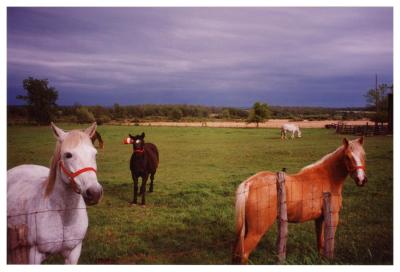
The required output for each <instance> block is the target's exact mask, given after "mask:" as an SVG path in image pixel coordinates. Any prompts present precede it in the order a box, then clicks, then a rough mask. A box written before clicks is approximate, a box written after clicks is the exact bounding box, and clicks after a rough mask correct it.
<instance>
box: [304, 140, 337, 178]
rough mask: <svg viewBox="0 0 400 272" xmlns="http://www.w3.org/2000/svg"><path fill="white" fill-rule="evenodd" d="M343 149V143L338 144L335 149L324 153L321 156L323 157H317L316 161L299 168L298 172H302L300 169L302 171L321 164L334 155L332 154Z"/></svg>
mask: <svg viewBox="0 0 400 272" xmlns="http://www.w3.org/2000/svg"><path fill="white" fill-rule="evenodd" d="M343 149H344V146H343V145H341V146H339V147H338V148H337V149H336V150H335V151H333V152H331V153H328V154H326V155H325V156H323V157H322V158H321V159H319V160H318V161H316V162H314V163H312V164H309V165H307V166H305V167H303V168H302V169H301V170H300V172H302V171H304V170H307V169H310V168H314V167H317V166H319V165H322V164H323V163H325V162H326V161H327V160H328V159H330V158H332V157H334V156H335V155H337V154H338V153H339V152H341V151H343Z"/></svg>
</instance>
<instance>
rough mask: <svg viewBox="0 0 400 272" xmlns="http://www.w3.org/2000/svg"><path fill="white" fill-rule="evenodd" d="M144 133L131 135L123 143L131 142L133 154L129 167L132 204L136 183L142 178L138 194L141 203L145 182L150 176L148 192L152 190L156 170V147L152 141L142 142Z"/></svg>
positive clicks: (134, 201) (143, 199)
mask: <svg viewBox="0 0 400 272" xmlns="http://www.w3.org/2000/svg"><path fill="white" fill-rule="evenodd" d="M144 136H145V134H144V133H142V134H141V135H136V136H132V135H131V134H129V138H127V139H126V140H125V143H129V144H133V154H132V156H131V161H130V169H131V174H132V179H133V200H132V202H131V203H132V204H137V195H138V183H139V178H140V177H141V178H142V186H141V187H140V194H141V195H142V205H145V204H146V183H147V179H148V178H149V176H150V188H149V192H153V188H154V187H153V182H154V175H155V173H156V171H157V167H158V162H159V156H158V149H157V147H156V146H155V145H154V144H152V143H145V142H144Z"/></svg>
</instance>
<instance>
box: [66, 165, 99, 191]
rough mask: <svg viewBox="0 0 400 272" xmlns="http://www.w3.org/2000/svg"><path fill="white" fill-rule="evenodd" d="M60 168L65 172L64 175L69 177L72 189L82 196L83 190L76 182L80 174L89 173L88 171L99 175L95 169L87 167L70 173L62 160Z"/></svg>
mask: <svg viewBox="0 0 400 272" xmlns="http://www.w3.org/2000/svg"><path fill="white" fill-rule="evenodd" d="M60 168H61V170H62V171H63V172H64V174H66V175H67V176H68V178H69V181H70V185H71V188H72V190H74V192H75V193H77V194H80V193H81V190H80V189H79V187H78V185H77V184H76V181H75V179H74V178H75V177H77V176H79V175H80V174H82V173H85V172H88V171H93V172H95V173H97V171H96V169H94V168H93V167H85V168H82V169H80V170H78V171H76V172H70V171H68V170H67V169H66V168H65V167H64V163H63V161H62V160H60Z"/></svg>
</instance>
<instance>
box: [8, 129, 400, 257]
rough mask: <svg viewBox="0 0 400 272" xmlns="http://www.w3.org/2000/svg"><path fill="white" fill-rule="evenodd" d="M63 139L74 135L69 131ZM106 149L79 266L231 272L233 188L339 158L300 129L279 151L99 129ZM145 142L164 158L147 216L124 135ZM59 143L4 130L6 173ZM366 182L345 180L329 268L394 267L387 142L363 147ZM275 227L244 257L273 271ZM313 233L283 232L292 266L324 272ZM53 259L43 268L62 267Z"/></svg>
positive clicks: (44, 156)
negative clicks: (221, 268) (224, 270)
mask: <svg viewBox="0 0 400 272" xmlns="http://www.w3.org/2000/svg"><path fill="white" fill-rule="evenodd" d="M65 128H66V129H70V128H72V127H71V126H65ZM98 130H99V132H100V133H101V135H102V138H103V140H104V142H105V149H104V150H99V153H98V160H97V163H98V177H99V181H100V182H101V183H102V185H103V186H104V191H105V196H104V198H103V200H102V202H101V203H100V204H99V205H97V206H94V207H90V208H88V213H89V230H88V233H87V236H86V238H85V240H84V243H83V250H82V255H81V258H80V263H94V264H96V263H125V264H131V263H136V264H229V263H230V261H231V246H232V242H233V240H234V198H235V189H236V187H237V185H238V184H239V183H241V182H242V181H243V180H244V179H246V178H247V177H249V176H250V175H252V174H254V173H256V172H258V171H261V170H270V171H279V170H281V169H282V168H283V167H286V168H287V171H288V172H289V173H294V172H297V171H298V170H300V169H301V168H302V167H303V166H305V165H307V164H310V163H312V162H314V161H316V160H318V159H319V158H321V157H322V156H323V155H325V154H327V153H329V152H331V151H333V150H334V149H336V148H337V147H338V146H339V145H340V144H341V142H342V136H339V135H336V134H334V133H333V132H332V131H330V130H325V129H305V130H304V131H303V138H301V139H295V140H287V141H281V140H280V139H279V130H278V129H225V128H220V129H218V128H168V127H147V126H146V127H126V126H100V127H99V128H98ZM142 131H143V132H145V133H146V138H145V140H147V141H149V142H153V143H155V144H156V145H157V146H158V148H159V151H160V166H159V169H158V172H157V174H156V178H155V187H154V193H151V194H149V195H148V197H147V198H146V200H147V201H146V202H147V205H146V207H140V206H134V207H131V206H129V205H128V201H130V200H131V198H132V180H131V177H130V171H129V159H130V156H131V152H132V147H131V146H129V145H123V144H122V139H123V138H124V137H126V136H127V135H128V133H132V134H134V133H141V132H142ZM54 144H55V140H54V139H53V136H52V134H51V131H50V129H49V128H45V127H18V126H15V127H14V126H13V127H9V128H8V150H7V154H8V160H7V164H8V168H11V167H13V166H16V165H19V164H23V163H34V164H42V165H48V164H49V160H50V156H51V154H52V151H53V148H54ZM365 150H366V153H367V175H368V178H369V182H368V184H367V185H366V187H364V188H358V187H356V186H355V184H354V182H353V181H352V180H351V179H350V178H349V179H348V180H347V181H346V184H345V189H344V192H343V209H342V211H341V214H340V224H339V227H338V230H337V234H336V240H335V245H336V247H335V253H336V258H335V260H334V261H332V262H329V263H331V264H392V263H393V220H392V218H393V174H392V173H393V144H392V137H388V136H379V137H371V138H367V139H366V142H365ZM275 240H276V227H275V226H274V227H273V228H271V230H270V231H269V232H268V233H267V234H266V235H265V236H264V237H263V239H262V241H261V243H260V244H259V245H258V247H257V249H256V250H255V251H254V252H253V254H252V255H251V256H250V261H251V263H252V264H274V263H275V261H276V258H275ZM315 245H316V241H315V232H314V223H313V222H307V223H303V224H289V239H288V244H287V263H288V264H326V263H328V262H326V261H324V260H322V259H321V258H320V257H319V255H318V253H317V251H316V246H315ZM61 261H62V260H61V259H60V258H51V259H50V260H49V261H48V262H49V263H58V262H61Z"/></svg>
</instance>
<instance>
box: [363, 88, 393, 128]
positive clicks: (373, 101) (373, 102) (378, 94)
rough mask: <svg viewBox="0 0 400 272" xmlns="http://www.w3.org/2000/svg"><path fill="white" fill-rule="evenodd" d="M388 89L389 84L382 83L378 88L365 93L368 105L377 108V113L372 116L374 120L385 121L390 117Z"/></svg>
mask: <svg viewBox="0 0 400 272" xmlns="http://www.w3.org/2000/svg"><path fill="white" fill-rule="evenodd" d="M388 89H389V87H388V85H387V84H381V85H379V86H378V88H377V89H370V90H369V91H368V92H367V93H366V94H365V95H364V97H365V98H366V100H367V103H368V106H370V107H373V108H374V110H375V115H374V116H373V117H372V120H373V121H375V122H385V121H387V119H388V115H387V110H388V96H387V91H388Z"/></svg>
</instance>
